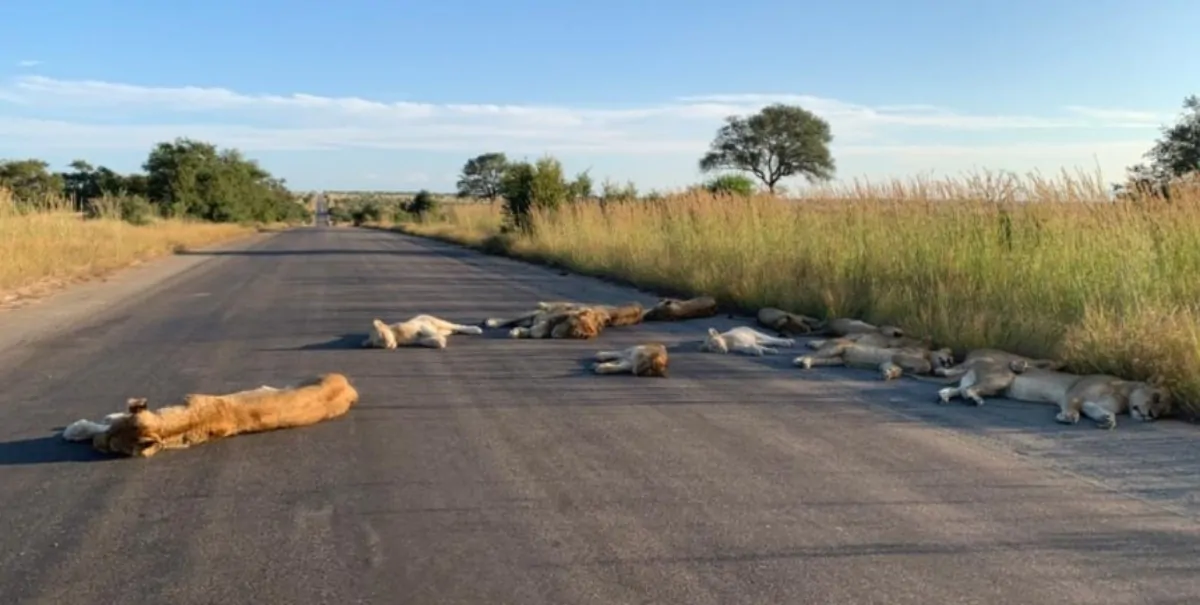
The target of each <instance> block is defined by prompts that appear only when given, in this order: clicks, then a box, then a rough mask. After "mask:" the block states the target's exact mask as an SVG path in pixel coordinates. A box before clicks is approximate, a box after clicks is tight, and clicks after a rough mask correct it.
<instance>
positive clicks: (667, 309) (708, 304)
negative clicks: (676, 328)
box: [643, 296, 717, 321]
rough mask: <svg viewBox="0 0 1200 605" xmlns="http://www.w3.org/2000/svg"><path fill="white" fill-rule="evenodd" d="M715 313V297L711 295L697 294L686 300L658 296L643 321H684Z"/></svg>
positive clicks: (710, 315)
mask: <svg viewBox="0 0 1200 605" xmlns="http://www.w3.org/2000/svg"><path fill="white" fill-rule="evenodd" d="M716 314H717V299H715V298H713V297H711V296H697V297H696V298H689V299H687V300H681V299H678V298H660V299H659V300H658V303H657V304H655V305H654V306H653V307H650V309H649V310H648V311H646V315H645V317H644V318H643V321H684V320H688V319H703V318H705V317H712V316H714V315H716Z"/></svg>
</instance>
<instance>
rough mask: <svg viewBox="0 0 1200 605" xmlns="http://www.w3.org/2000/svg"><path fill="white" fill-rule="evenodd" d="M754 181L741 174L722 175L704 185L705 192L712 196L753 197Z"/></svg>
mask: <svg viewBox="0 0 1200 605" xmlns="http://www.w3.org/2000/svg"><path fill="white" fill-rule="evenodd" d="M756 188H757V187H755V184H754V181H753V180H751V179H750V177H748V176H745V175H742V174H722V175H719V176H717V177H714V178H713V179H711V180H709V181H708V182H706V183H704V189H705V191H708V192H709V193H711V194H713V195H740V196H744V197H749V196H752V195H754V192H755V191H754V190H755V189H756Z"/></svg>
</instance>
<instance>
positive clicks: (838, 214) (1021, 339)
mask: <svg viewBox="0 0 1200 605" xmlns="http://www.w3.org/2000/svg"><path fill="white" fill-rule="evenodd" d="M501 222H502V216H501V214H500V207H499V206H498V205H473V206H468V205H463V206H457V207H453V208H447V209H446V210H445V211H444V212H443V213H441V219H440V220H436V221H426V222H410V223H405V224H402V225H399V226H398V229H399V230H401V231H404V232H406V233H411V234H416V235H422V236H431V237H436V238H438V239H443V240H448V241H453V242H457V243H461V244H466V245H469V246H472V247H475V248H478V249H481V250H484V251H486V252H490V253H495V254H504V255H508V256H513V257H516V258H521V259H525V260H533V261H540V262H549V263H553V264H555V265H559V266H564V267H567V268H570V269H573V270H576V271H580V272H582V273H588V274H592V275H603V276H609V277H613V278H617V279H619V280H621V281H625V282H628V283H631V284H634V285H637V286H640V287H644V288H648V289H658V290H663V291H670V292H678V293H686V294H700V293H704V294H711V295H712V296H715V297H717V299H718V300H720V301H721V302H722V303H724V304H728V305H734V306H737V307H739V308H743V309H749V310H753V309H757V308H759V307H762V306H777V307H781V308H784V309H788V310H791V311H796V312H801V313H805V314H809V315H815V316H818V317H830V316H849V317H857V318H861V319H864V320H867V321H871V322H879V323H883V322H886V323H896V324H898V325H901V326H904V327H905V328H906V329H907V330H909V331H911V332H913V333H917V334H927V335H930V336H932V337H934V338H935V340H936V341H937V342H938V343H941V344H945V345H947V346H951V347H954V348H955V349H956V350H958V351H959V352H961V351H964V350H966V349H970V348H978V347H999V348H1003V349H1006V350H1009V351H1012V352H1015V353H1021V354H1026V355H1033V356H1039V357H1044V356H1053V357H1057V358H1060V359H1063V360H1065V361H1067V362H1068V364H1069V366H1068V369H1069V370H1071V371H1073V372H1078V373H1092V372H1102V373H1109V374H1115V375H1118V376H1121V377H1124V378H1128V379H1135V380H1145V379H1151V378H1155V377H1157V378H1161V379H1162V380H1163V381H1164V382H1165V384H1167V386H1169V387H1170V388H1171V389H1172V391H1173V393H1174V394H1175V396H1176V397H1177V398H1178V399H1179V401H1180V403H1181V405H1182V407H1183V408H1185V411H1186V412H1189V413H1190V414H1196V413H1198V412H1200V405H1198V404H1200V332H1198V331H1197V320H1198V319H1200V280H1197V279H1196V277H1195V276H1196V275H1197V274H1198V271H1200V188H1193V189H1189V190H1178V191H1176V192H1175V194H1174V195H1173V197H1172V199H1171V200H1170V201H1163V200H1157V199H1153V200H1139V201H1136V202H1113V201H1111V200H1110V198H1109V197H1108V195H1107V192H1106V190H1105V186H1104V184H1103V181H1102V180H1101V179H1100V178H1099V177H1089V176H1088V175H1080V176H1070V175H1064V176H1062V177H1060V178H1057V179H1045V178H1040V177H1036V176H1030V177H1024V178H1021V177H1016V176H995V175H983V176H978V177H971V178H966V179H950V180H938V181H933V180H913V181H907V182H900V181H897V182H891V183H884V184H870V183H865V184H864V183H856V184H854V185H852V186H844V187H839V188H832V187H831V188H823V189H817V190H812V191H810V192H808V193H806V194H805V195H804V196H803V197H801V198H797V199H788V200H782V199H776V198H772V197H768V196H756V197H751V198H738V197H720V196H712V195H707V194H703V193H699V192H691V193H687V194H681V195H676V196H671V197H668V198H666V199H664V200H661V201H653V202H650V201H638V202H628V203H619V204H616V203H610V204H607V205H605V204H601V203H599V202H578V203H574V204H570V205H568V206H566V207H564V208H563V209H561V210H559V211H558V212H541V213H539V214H537V215H536V216H535V217H534V225H535V229H534V231H533V232H532V233H531V234H525V235H519V236H510V235H500V226H501Z"/></svg>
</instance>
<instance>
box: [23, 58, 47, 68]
mask: <svg viewBox="0 0 1200 605" xmlns="http://www.w3.org/2000/svg"><path fill="white" fill-rule="evenodd" d="M41 64H42V62H41V61H38V60H36V59H24V60H21V61H17V67H37V66H38V65H41Z"/></svg>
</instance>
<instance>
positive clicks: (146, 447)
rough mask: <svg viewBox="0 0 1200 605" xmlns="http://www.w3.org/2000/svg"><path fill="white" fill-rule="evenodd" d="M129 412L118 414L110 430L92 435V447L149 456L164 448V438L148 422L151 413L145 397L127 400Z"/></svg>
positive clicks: (111, 452)
mask: <svg viewBox="0 0 1200 605" xmlns="http://www.w3.org/2000/svg"><path fill="white" fill-rule="evenodd" d="M127 406H128V408H129V411H128V413H127V414H124V415H121V416H116V417H114V418H113V419H112V423H111V424H109V425H108V430H106V431H104V432H103V433H99V434H96V435H95V436H93V437H92V447H94V448H96V449H97V450H99V451H101V452H106V453H110V454H122V455H125V456H133V457H139V458H149V457H150V456H153V455H154V454H157V453H158V452H159V450H161V449H162V447H163V444H162V440H161V439H160V438H159V437H158V435H156V434H155V433H154V431H153V430H151V428H150V426H149V425H148V423H147V422H146V420H147V418H146V416H147V415H148V414H149V413H150V412H149V410H148V409H147V406H146V399H145V398H144V397H135V398H131V399H129V401H128V402H127Z"/></svg>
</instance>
